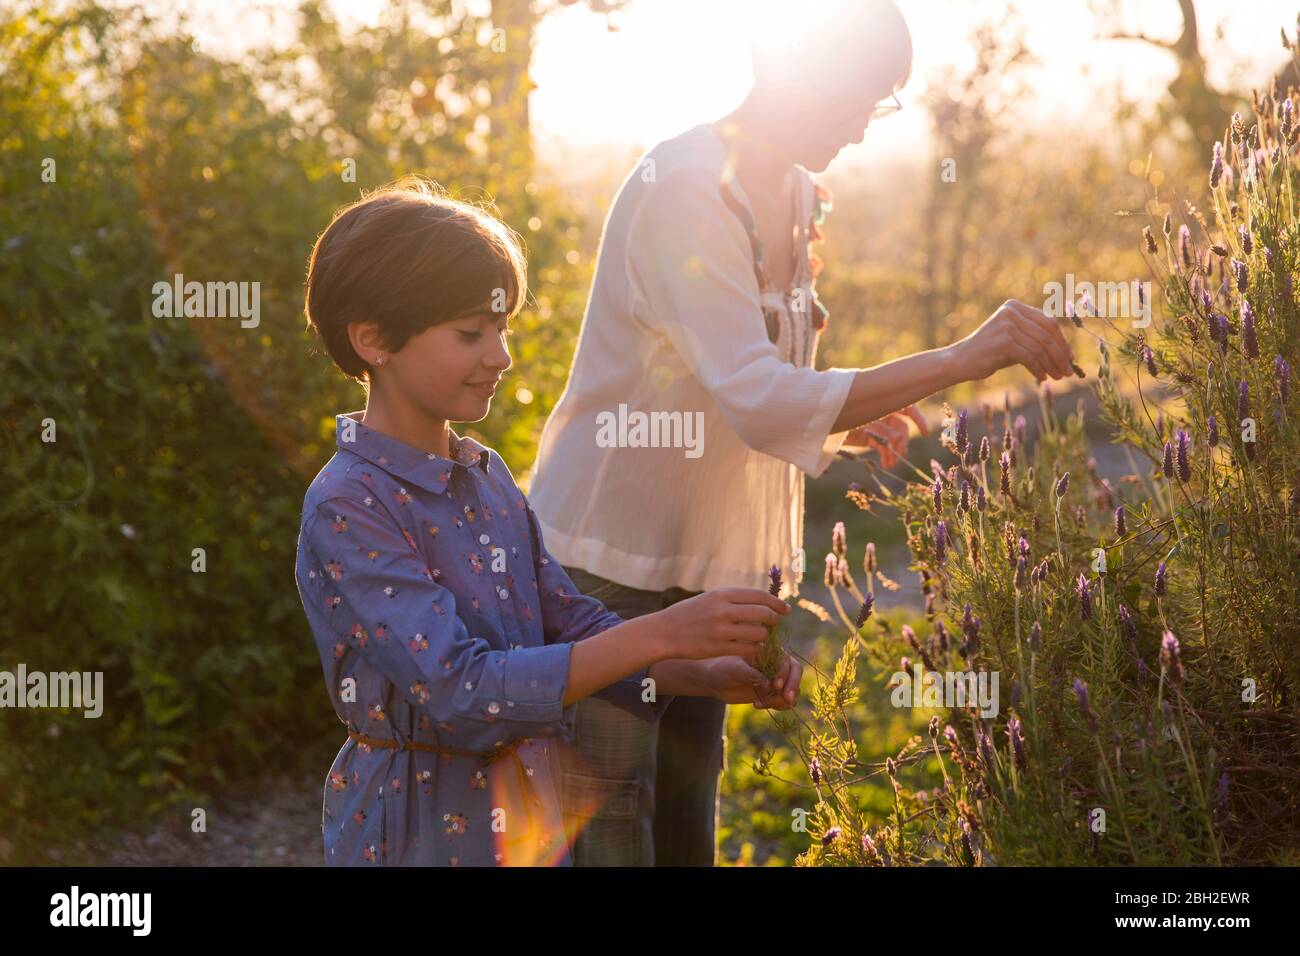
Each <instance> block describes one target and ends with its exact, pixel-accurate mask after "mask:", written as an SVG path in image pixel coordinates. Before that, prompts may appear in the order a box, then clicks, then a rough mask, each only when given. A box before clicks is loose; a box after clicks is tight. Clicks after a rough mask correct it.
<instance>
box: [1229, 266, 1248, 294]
mask: <svg viewBox="0 0 1300 956" xmlns="http://www.w3.org/2000/svg"><path fill="white" fill-rule="evenodd" d="M1232 274H1233V276H1234V277H1236V280H1237V291H1238V292H1240V293H1241V294H1242V295H1245V294H1246V288H1247V287H1248V286H1249V285H1250V269H1249V268H1247V266H1246V263H1244V262H1242V261H1241V260H1240V259H1233V260H1232Z"/></svg>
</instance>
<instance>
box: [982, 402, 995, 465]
mask: <svg viewBox="0 0 1300 956" xmlns="http://www.w3.org/2000/svg"><path fill="white" fill-rule="evenodd" d="M990 418H992V414H991V413H990ZM988 460H989V436H988V435H985V436H984V437H983V438H981V439H980V461H988Z"/></svg>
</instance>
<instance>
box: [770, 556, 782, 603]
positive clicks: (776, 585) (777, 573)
mask: <svg viewBox="0 0 1300 956" xmlns="http://www.w3.org/2000/svg"><path fill="white" fill-rule="evenodd" d="M767 576H768V578H770V579H771V582H772V583H771V584H769V585H768V586H767V593H768V594H770V595H772V597H776V596H777V595H778V594H780V593H781V569H780V568H779V567H777V566H776V565H775V564H774V565H772V567H771V568H769V569H768V572H767Z"/></svg>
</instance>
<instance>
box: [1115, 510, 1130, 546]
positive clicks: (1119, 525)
mask: <svg viewBox="0 0 1300 956" xmlns="http://www.w3.org/2000/svg"><path fill="white" fill-rule="evenodd" d="M1127 533H1128V527H1127V524H1126V522H1125V521H1124V506H1123V505H1119V506H1118V507H1116V508H1115V536H1116V537H1117V538H1122V537H1124V535H1125V534H1127Z"/></svg>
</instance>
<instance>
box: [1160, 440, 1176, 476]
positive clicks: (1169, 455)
mask: <svg viewBox="0 0 1300 956" xmlns="http://www.w3.org/2000/svg"><path fill="white" fill-rule="evenodd" d="M1160 470H1161V471H1163V472H1164V473H1165V477H1166V478H1172V477H1173V476H1174V446H1173V445H1172V444H1171V443H1170V442H1165V459H1164V463H1163V464H1162V465H1161V466H1160Z"/></svg>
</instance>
